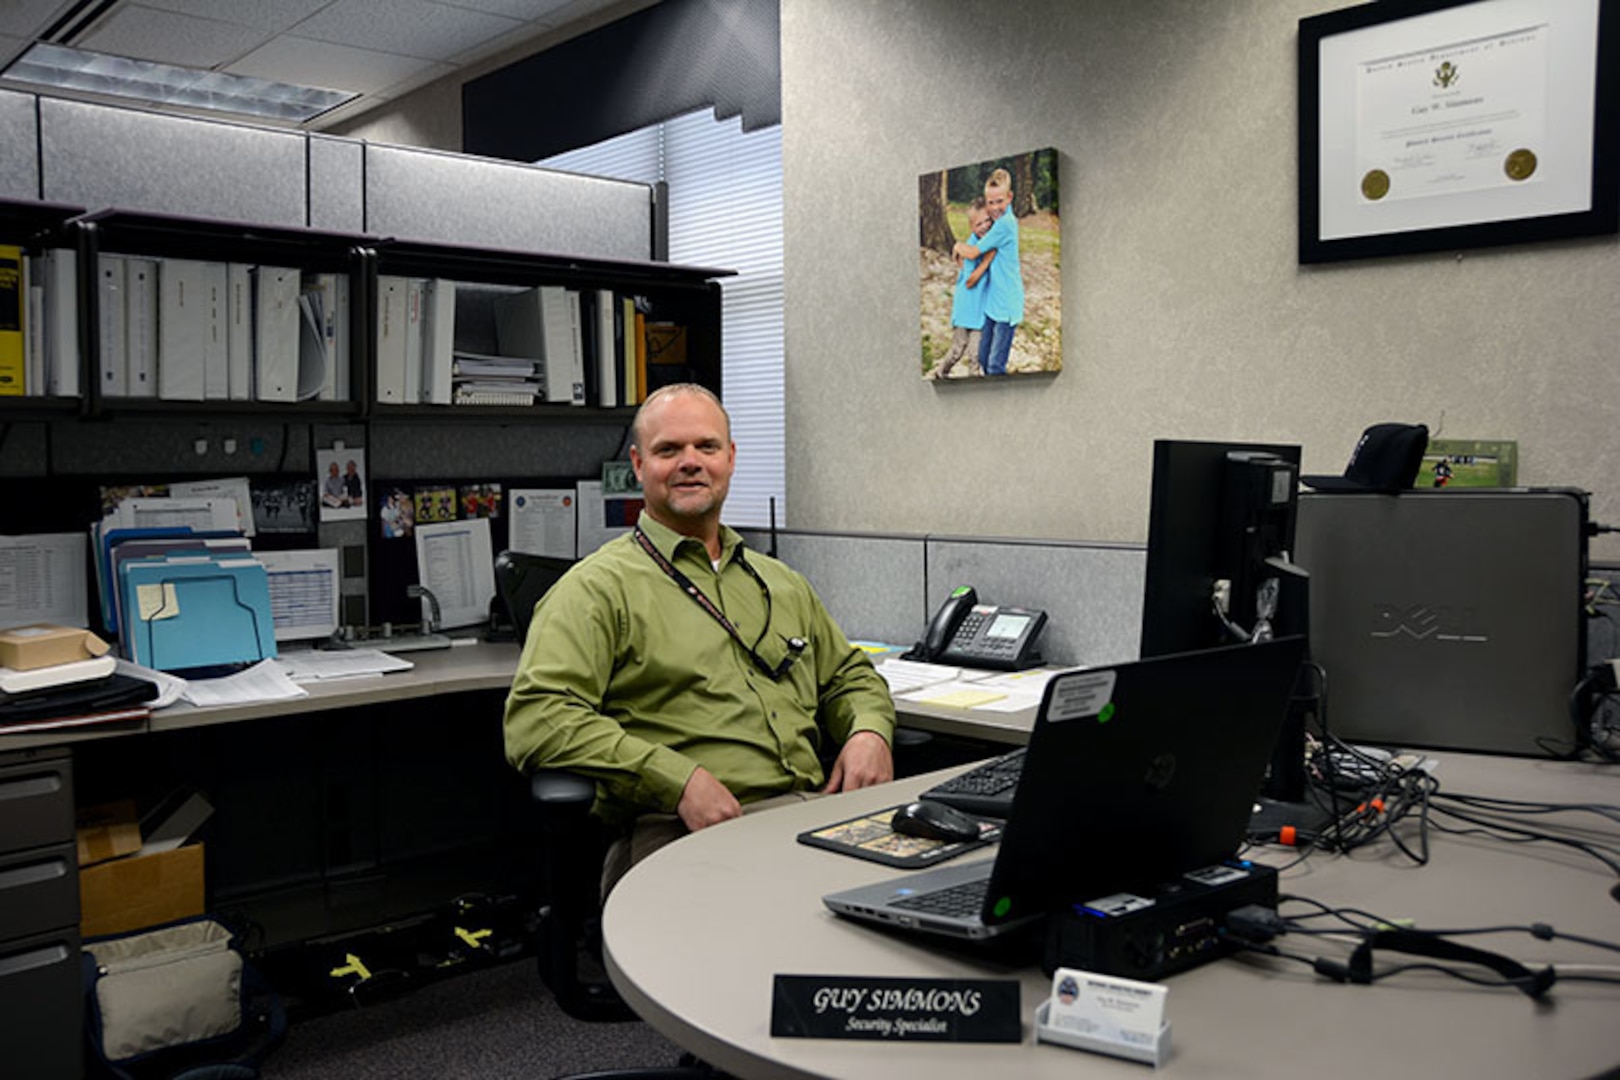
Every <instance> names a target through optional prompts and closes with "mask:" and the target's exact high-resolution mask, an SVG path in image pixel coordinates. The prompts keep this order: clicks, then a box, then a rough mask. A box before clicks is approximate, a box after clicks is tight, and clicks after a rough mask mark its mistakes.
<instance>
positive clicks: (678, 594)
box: [506, 514, 894, 822]
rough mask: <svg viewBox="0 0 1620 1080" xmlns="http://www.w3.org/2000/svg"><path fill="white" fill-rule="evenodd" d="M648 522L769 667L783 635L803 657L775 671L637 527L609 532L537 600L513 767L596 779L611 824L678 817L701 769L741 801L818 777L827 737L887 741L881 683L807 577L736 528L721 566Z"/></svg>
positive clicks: (516, 708)
mask: <svg viewBox="0 0 1620 1080" xmlns="http://www.w3.org/2000/svg"><path fill="white" fill-rule="evenodd" d="M641 529H642V531H643V532H644V533H645V534H646V536H647V537H648V539H650V540H651V541H652V542H653V544H654V545H655V546H656V547H657V549H658V550H659V552H661V553H662V554H663V556H664V558H666V559H667V560H669V562H670V563H671V564H672V565H674V566H675V567H677V568H679V569H680V570H681V572H682V573H684V574H685V575H686V576H687V577H688V578H690V579H691V581H692V583H693V584H694V585H696V586H697V587H698V588H699V589H701V590H702V591H703V593H704V594H705V595H706V596H708V598H709V599H710V600H711V601H713V603H714V605H715V606H716V607H717V608H719V609H720V610H721V611H722V612H724V614H725V616H726V617H727V618H728V619H729V620H730V621H731V623H732V625H733V626H735V627H736V629H737V632H738V634H739V635H740V636H741V638H742V640H743V641H744V642H747V643H748V644H749V645H753V643H754V640H755V639H756V638H759V637H760V631H761V630H762V629H763V630H764V636H763V638H762V639H761V640H760V642H759V644H758V645H757V646H754V647H755V650H756V651H757V652H758V653H759V654H760V656H761V657H762V658H763V659H764V660H765V661H766V662H767V663H768V664H770V665H771V666H773V667H774V666H775V665H776V664H777V662H778V661H780V660H782V659H783V658H785V657H787V656H788V655H789V654H790V651H791V650H790V648H789V645H788V642H789V639H792V638H798V639H800V640H802V641H803V642H804V643H805V647H804V649H803V651H802V652H801V653H800V654H799V657H798V659H797V661H795V662H794V663H793V665H792V666H791V667H790V668H789V669H788V672H787V674H786V675H785V676H784V677H783V678H781V679H780V680H773V679H772V678H770V676H768V675H766V674H765V673H763V672H761V671H760V670H759V668H758V667H757V666H756V665H755V664H754V662H753V660H752V659H751V658H750V657H749V655H748V652H747V650H746V649H745V648H744V647H743V646H742V645H740V644H738V643H737V642H736V641H735V640H733V639H732V638H731V636H730V635H728V634H727V633H726V631H725V629H724V628H723V627H721V625H720V624H719V623H718V622H717V621H716V620H715V619H713V618H712V617H711V616H710V615H709V614H708V613H707V612H705V611H704V610H703V608H702V607H700V606H699V605H698V603H697V602H696V601H695V600H694V599H693V598H692V597H690V596H687V595H686V594H685V593H684V592H683V591H682V590H681V588H680V587H679V586H678V585H677V584H676V583H675V581H674V580H673V579H671V578H670V577H669V576H668V575H667V574H665V573H664V571H663V570H662V569H661V568H660V567H659V566H658V564H657V563H656V562H654V561H653V559H652V557H651V556H650V555H649V554H648V553H647V552H646V551H644V550H642V548H641V547H640V545H638V544H637V543H636V541H635V538H634V536H621V537H618V538H616V539H614V540H611V541H609V542H608V543H607V544H604V545H603V546H602V547H601V548H600V549H599V550H598V551H596V552H595V553H594V554H592V555H590V556H589V557H588V558H586V559H584V560H582V561H581V562H580V563H579V564H578V565H577V566H575V567H574V568H573V569H571V570H570V571H569V572H568V573H567V574H566V575H564V577H563V578H562V580H561V581H559V582H557V584H556V585H554V586H552V588H551V590H550V591H549V592H547V593H546V595H545V597H544V598H543V599H542V600H541V601H540V603H539V604H538V605H537V606H536V607H535V611H534V618H533V621H532V622H531V623H530V626H529V636H528V640H527V642H526V643H525V645H524V649H523V657H522V659H521V661H520V662H519V664H518V671H517V676H516V678H515V679H514V680H513V683H512V690H511V693H510V694H509V695H508V697H507V700H506V755H507V758H508V760H510V761H511V762H512V764H513V765H515V766H517V767H518V768H519V769H521V770H523V771H524V772H528V771H530V770H532V769H536V768H542V767H550V768H563V769H571V770H574V771H576V772H579V773H581V774H584V775H587V776H590V777H593V778H594V779H595V780H596V782H597V784H596V805H595V812H596V813H597V815H598V816H599V817H601V818H603V819H604V820H606V821H609V822H619V821H624V820H626V819H628V818H630V817H632V816H634V815H635V814H637V813H642V812H648V811H662V812H665V813H672V812H674V810H675V807H676V804H677V803H678V802H679V801H680V797H681V792H682V790H683V789H684V788H685V787H686V781H687V779H688V778H689V777H690V776H691V775H692V770H693V769H695V768H696V767H697V766H699V765H701V766H703V767H704V768H705V769H707V770H709V772H711V773H713V774H714V775H715V777H717V778H718V779H719V780H720V781H721V783H723V784H725V785H726V787H727V788H729V789H730V790H731V792H732V794H734V795H736V796H737V799H738V800H739V801H740V802H745V803H746V802H752V801H754V800H757V799H763V798H767V797H769V796H772V795H780V794H783V793H784V792H788V791H800V790H806V789H811V788H815V787H819V786H821V784H822V783H823V782H824V778H823V775H822V768H821V762H820V760H819V757H818V752H819V751H820V749H821V747H822V745H823V742H824V740H825V739H826V738H827V737H829V736H830V737H831V738H832V739H833V740H834V742H835V743H836V744H841V743H842V742H843V741H844V740H846V739H848V738H849V736H850V735H852V734H854V733H855V732H857V731H873V732H876V733H878V734H879V735H881V736H882V737H883V738H884V740H886V741H891V742H892V740H893V735H894V703H893V701H892V700H891V699H890V697H889V692H888V687H887V686H886V684H885V683H884V682H883V679H882V677H881V676H879V675H878V674H877V671H876V670H875V669H874V668H873V666H872V662H871V661H870V660H869V659H868V658H867V656H866V654H865V653H863V652H861V651H860V650H859V649H857V648H855V647H854V646H852V645H850V643H849V641H848V640H847V639H846V638H845V637H844V635H843V632H842V631H840V630H839V629H838V626H837V624H835V623H834V622H833V620H832V616H831V615H829V614H828V613H827V609H826V608H825V607H823V606H822V604H821V601H820V599H819V598H818V597H817V596H816V594H815V592H814V590H812V589H811V587H810V584H809V582H807V581H806V580H805V579H804V577H803V576H802V575H800V574H798V573H797V572H795V571H794V570H791V569H789V568H788V567H787V566H786V565H784V564H782V563H780V562H778V561H777V560H775V559H772V558H770V557H768V556H765V555H760V554H758V553H755V552H747V553H746V554H745V550H744V547H743V543H742V538H741V537H740V536H738V535H737V533H736V532H735V531H733V530H731V529H729V528H726V529H722V535H721V546H722V551H721V556H720V563H719V569H716V568H715V567H714V566H713V565H712V564H711V563H710V562H709V557H708V552H707V551H706V550H705V549H704V547H703V544H702V543H701V542H699V541H697V540H694V539H691V538H689V537H683V536H681V535H680V534H678V533H676V532H674V531H673V530H671V529H668V528H666V527H664V526H663V525H661V524H659V523H658V522H656V521H654V520H653V519H652V518H651V517H649V516H648V515H646V514H642V516H641ZM745 560H746V563H747V566H746V567H745V566H744V561H745ZM750 569H752V570H753V571H754V573H755V574H757V575H758V580H756V579H755V577H754V576H753V575H751V574H750V573H749V572H748V571H749V570H750ZM762 582H763V585H762V584H761V583H762ZM818 719H819V721H820V723H819V725H818V723H817V721H818Z"/></svg>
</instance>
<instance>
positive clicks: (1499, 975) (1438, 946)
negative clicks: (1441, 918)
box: [1220, 886, 1620, 999]
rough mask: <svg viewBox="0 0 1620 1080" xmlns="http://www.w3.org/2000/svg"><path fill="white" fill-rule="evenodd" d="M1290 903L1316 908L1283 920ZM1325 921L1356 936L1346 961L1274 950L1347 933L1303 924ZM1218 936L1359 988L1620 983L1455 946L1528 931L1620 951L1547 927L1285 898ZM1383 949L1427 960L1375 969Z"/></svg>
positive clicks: (1598, 973)
mask: <svg viewBox="0 0 1620 1080" xmlns="http://www.w3.org/2000/svg"><path fill="white" fill-rule="evenodd" d="M1617 891H1620V886H1617ZM1289 903H1304V904H1308V905H1310V906H1311V907H1313V908H1315V909H1316V910H1314V911H1312V912H1309V913H1307V914H1303V915H1295V916H1285V915H1283V914H1281V912H1280V908H1281V906H1282V905H1284V904H1289ZM1323 917H1332V918H1336V919H1338V920H1340V921H1341V922H1343V923H1344V924H1345V925H1346V926H1348V927H1349V928H1350V930H1351V932H1352V933H1353V935H1354V937H1355V940H1356V941H1357V944H1356V947H1355V949H1354V950H1353V951H1352V952H1351V954H1350V957H1349V958H1348V959H1347V960H1336V959H1333V958H1332V957H1326V956H1317V957H1312V956H1307V955H1304V954H1302V953H1297V952H1290V951H1287V950H1284V949H1282V948H1280V947H1278V946H1277V945H1275V944H1274V941H1275V939H1276V938H1278V937H1281V936H1283V935H1285V934H1288V933H1290V932H1293V933H1297V934H1306V935H1320V936H1342V935H1343V934H1344V931H1342V930H1331V929H1318V928H1312V927H1307V926H1304V925H1303V923H1304V921H1305V920H1307V919H1315V918H1323ZM1220 932H1221V934H1222V936H1223V937H1224V938H1225V939H1226V940H1227V941H1228V942H1229V943H1231V944H1233V945H1235V946H1237V947H1239V948H1242V949H1245V950H1247V951H1250V952H1255V953H1259V954H1261V955H1265V956H1272V957H1277V958H1279V959H1284V960H1290V961H1293V962H1296V963H1301V964H1305V965H1307V966H1309V967H1310V968H1311V969H1312V970H1313V971H1315V972H1316V973H1317V974H1318V975H1320V976H1322V977H1323V978H1327V979H1332V980H1333V981H1335V982H1341V983H1353V984H1356V985H1361V986H1368V985H1371V984H1372V983H1375V982H1379V981H1381V980H1383V979H1387V978H1390V977H1392V976H1395V975H1399V974H1402V973H1405V972H1410V971H1419V970H1423V971H1435V972H1438V973H1440V974H1443V975H1447V976H1450V977H1452V978H1456V979H1460V980H1462V981H1463V982H1467V983H1471V984H1473V985H1476V986H1485V987H1512V988H1513V989H1516V990H1519V991H1520V992H1522V993H1524V994H1526V995H1527V996H1529V997H1532V998H1536V999H1539V998H1541V997H1542V996H1544V995H1545V994H1546V992H1547V991H1548V990H1550V989H1551V988H1552V986H1553V985H1554V984H1555V983H1556V982H1558V981H1559V980H1560V979H1566V980H1580V981H1592V982H1613V983H1620V967H1601V966H1593V965H1565V967H1564V968H1563V969H1560V968H1558V967H1557V966H1555V965H1552V964H1544V965H1542V966H1540V967H1539V968H1534V969H1532V968H1530V967H1528V966H1526V965H1525V964H1523V963H1521V962H1519V961H1518V960H1515V959H1513V958H1511V957H1508V956H1504V955H1502V954H1501V953H1496V952H1491V951H1490V950H1487V949H1480V948H1476V947H1474V946H1470V945H1464V944H1462V943H1460V942H1457V941H1453V940H1451V939H1452V938H1456V937H1463V936H1468V935H1476V934H1502V933H1526V934H1529V935H1530V936H1532V937H1534V938H1536V939H1537V940H1540V941H1553V940H1563V941H1572V942H1576V943H1579V944H1582V945H1586V946H1590V947H1593V948H1600V949H1608V950H1610V951H1613V952H1620V943H1615V942H1609V941H1603V940H1600V939H1597V938H1591V937H1586V936H1584V935H1580V934H1566V933H1561V932H1559V931H1557V930H1555V929H1554V928H1553V927H1552V926H1551V925H1549V924H1547V923H1531V924H1529V925H1528V926H1486V927H1466V928H1460V929H1447V930H1424V929H1419V928H1415V927H1403V926H1399V925H1396V924H1395V923H1394V922H1392V921H1390V920H1387V919H1384V918H1381V917H1379V916H1377V915H1374V914H1372V913H1371V912H1366V911H1362V910H1359V909H1356V908H1332V907H1329V906H1328V905H1326V904H1323V903H1321V902H1319V901H1316V900H1311V899H1309V898H1307V897H1299V896H1287V895H1285V896H1282V897H1280V898H1279V899H1278V907H1277V908H1269V907H1265V906H1263V905H1258V904H1248V905H1245V906H1244V907H1240V908H1237V909H1236V910H1234V911H1232V912H1229V913H1228V914H1227V916H1226V918H1225V920H1224V922H1223V924H1222V926H1221V930H1220ZM1378 950H1383V951H1385V952H1398V953H1405V954H1407V955H1413V956H1420V957H1423V958H1425V959H1423V960H1420V961H1416V962H1410V963H1404V964H1396V965H1394V966H1392V967H1385V968H1382V969H1377V968H1375V967H1374V956H1375V954H1376V952H1377V951H1378ZM1456 965H1471V966H1473V967H1482V968H1484V969H1486V971H1488V972H1490V973H1491V974H1490V975H1484V976H1482V975H1479V974H1476V973H1474V972H1472V971H1469V970H1467V969H1466V968H1459V967H1458V966H1456ZM1493 976H1494V977H1493Z"/></svg>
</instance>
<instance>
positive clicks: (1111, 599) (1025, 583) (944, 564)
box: [928, 540, 1147, 664]
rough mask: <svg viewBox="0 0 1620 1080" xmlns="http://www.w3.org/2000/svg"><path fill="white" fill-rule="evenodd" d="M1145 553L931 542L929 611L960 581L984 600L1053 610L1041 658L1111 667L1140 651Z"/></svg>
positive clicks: (1011, 543)
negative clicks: (1111, 664) (1108, 665)
mask: <svg viewBox="0 0 1620 1080" xmlns="http://www.w3.org/2000/svg"><path fill="white" fill-rule="evenodd" d="M1146 568H1147V553H1146V552H1145V551H1144V550H1142V549H1141V548H1136V547H1124V546H1120V547H1103V546H1093V545H1086V544H1028V543H1018V542H1016V541H1004V540H930V541H929V542H928V609H929V610H930V611H932V610H933V609H934V608H936V607H938V606H939V605H940V604H941V603H942V602H944V600H945V598H946V597H947V596H948V595H950V591H951V590H952V589H953V588H955V587H956V586H958V585H972V586H973V587H974V588H975V589H976V590H977V591H978V594H979V601H980V602H981V603H985V604H1007V605H1010V606H1012V607H1024V608H1040V609H1042V610H1043V611H1045V612H1046V614H1047V623H1046V630H1045V631H1044V632H1043V633H1042V635H1041V640H1040V645H1039V647H1040V650H1041V655H1042V656H1044V657H1045V658H1046V661H1047V662H1048V663H1052V664H1110V663H1116V662H1119V661H1122V660H1134V659H1136V657H1137V655H1138V653H1139V652H1140V651H1141V637H1142V584H1143V581H1144V573H1145V571H1146Z"/></svg>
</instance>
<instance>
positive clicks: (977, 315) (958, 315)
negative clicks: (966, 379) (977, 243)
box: [934, 195, 996, 379]
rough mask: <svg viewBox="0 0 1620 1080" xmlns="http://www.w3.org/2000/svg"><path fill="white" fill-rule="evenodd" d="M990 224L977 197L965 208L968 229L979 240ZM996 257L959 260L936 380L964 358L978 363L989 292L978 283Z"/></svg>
mask: <svg viewBox="0 0 1620 1080" xmlns="http://www.w3.org/2000/svg"><path fill="white" fill-rule="evenodd" d="M991 224H993V223H992V222H991V220H990V210H989V207H988V206H987V204H986V203H985V201H984V196H983V195H980V196H979V197H977V198H975V199H974V200H973V202H971V203H970V204H968V228H969V229H970V230H971V231H972V234H973V236H974V237H975V238H978V237H982V236H984V234H985V233H987V232H989V231H990V226H991ZM958 246H960V245H958ZM995 257H996V253H995V252H993V251H991V252H988V253H986V254H984V255H981V256H978V257H977V258H971V259H966V258H960V257H959V259H960V262H961V264H962V267H961V269H960V270H958V271H957V274H956V286H955V288H953V289H952V290H951V351H950V352H948V353H946V354H945V359H943V360H941V361H940V363H939V366H938V367H937V368H935V369H934V378H936V379H944V378H948V377H949V376H950V374H951V368H953V367H955V366H956V362H957V361H958V360H960V359H962V357H963V356H965V355H971V356H973V357H974V358H975V359H977V357H978V355H979V335H980V332H981V330H982V329H983V327H984V297H985V293H986V292H987V291H988V290H989V285H988V284H983V285H981V284H980V281H979V279H980V278H982V277H984V275H985V273H986V272H987V271H988V270H989V269H990V264H991V262H993V261H994V260H995Z"/></svg>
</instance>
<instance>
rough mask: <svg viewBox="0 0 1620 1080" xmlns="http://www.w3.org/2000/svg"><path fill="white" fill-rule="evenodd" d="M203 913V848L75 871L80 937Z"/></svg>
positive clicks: (136, 857)
mask: <svg viewBox="0 0 1620 1080" xmlns="http://www.w3.org/2000/svg"><path fill="white" fill-rule="evenodd" d="M202 913H203V845H202V844H200V843H199V844H186V845H185V846H184V847H177V848H173V849H171V850H169V851H158V852H153V853H152V854H150V855H128V856H125V857H124V858H122V859H113V860H112V861H110V862H104V863H100V864H98V865H96V866H91V867H87V868H86V869H83V870H80V871H79V934H80V936H82V937H86V938H90V937H99V936H101V935H103V934H123V933H127V932H129V931H131V930H141V929H144V928H145V927H148V926H156V925H158V924H159V923H166V922H173V921H174V920H176V919H185V918H190V917H191V916H194V915H201V914H202Z"/></svg>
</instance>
